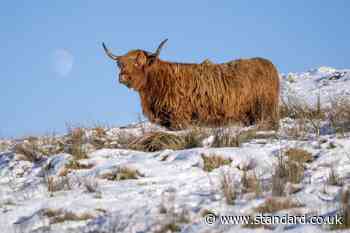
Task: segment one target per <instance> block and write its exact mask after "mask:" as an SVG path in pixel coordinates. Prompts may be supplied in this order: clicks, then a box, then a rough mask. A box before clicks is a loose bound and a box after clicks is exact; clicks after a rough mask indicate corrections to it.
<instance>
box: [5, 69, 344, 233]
mask: <svg viewBox="0 0 350 233" xmlns="http://www.w3.org/2000/svg"><path fill="white" fill-rule="evenodd" d="M281 80H282V81H281V83H282V88H281V96H282V98H286V97H287V96H290V95H293V96H297V97H298V98H300V99H302V100H303V101H305V102H307V103H310V104H315V103H316V100H317V96H320V98H321V102H322V104H323V105H327V104H329V101H330V100H331V99H332V98H335V97H338V96H343V97H344V96H346V97H350V70H335V69H332V68H327V67H321V68H319V69H316V70H311V71H309V72H305V73H300V74H296V73H290V74H286V75H281ZM296 125H297V123H296V120H293V119H289V118H285V119H281V127H280V129H279V131H278V132H273V135H274V136H272V137H262V138H257V139H252V140H250V141H248V142H246V143H243V144H242V145H241V146H240V147H223V148H214V147H212V146H211V141H212V139H213V136H210V135H209V136H208V137H207V138H206V139H205V140H204V143H203V146H202V147H198V148H192V149H183V150H169V149H168V150H161V151H156V152H141V151H135V150H128V149H109V148H99V149H97V148H93V147H92V146H91V145H90V147H89V146H88V145H86V149H87V151H88V154H87V158H85V159H81V160H79V164H80V165H81V167H80V168H79V169H71V170H69V171H68V170H67V169H66V167H67V165H69V164H71V163H72V160H73V157H72V155H70V154H68V153H58V154H52V155H49V156H47V157H45V158H42V159H41V160H38V161H36V162H29V161H24V160H23V157H22V156H21V155H20V154H16V153H14V149H13V148H14V146H15V145H16V144H18V143H22V142H23V141H24V140H25V139H18V140H2V141H0V229H1V230H0V232H4V233H5V232H55V233H56V232H57V233H62V232H90V233H92V232H128V233H129V232H130V233H131V232H132V233H136V232H140V233H141V232H145V233H146V232H159V233H161V232H171V230H170V229H173V230H174V231H175V230H176V231H178V232H184V233H194V232H200V233H206V232H208V233H209V232H210V233H211V232H213V233H216V232H232V233H233V232H265V231H266V232H270V231H271V229H272V230H275V231H276V232H282V231H288V232H292V233H295V232H323V231H329V229H328V228H329V226H327V225H325V224H323V225H312V224H274V225H269V224H268V225H266V226H265V228H264V227H258V228H254V229H253V228H247V227H244V224H233V223H231V224H223V223H222V222H221V221H220V218H219V217H217V219H216V221H215V223H214V224H212V225H210V224H207V223H206V222H205V218H204V217H203V216H206V215H208V214H210V213H214V214H215V215H216V216H253V215H254V214H257V213H256V207H258V206H260V205H261V204H263V203H264V202H265V201H266V200H269V199H270V198H272V194H271V187H270V186H271V182H272V181H271V180H272V174H273V171H274V169H276V166H277V163H278V158H279V156H281V154H283V152H285V151H286V150H288V149H289V148H300V149H303V150H305V151H307V152H309V153H310V154H311V156H312V161H311V162H308V163H305V164H304V166H305V172H304V176H303V178H302V180H301V182H300V184H297V185H295V184H294V185H293V184H287V185H286V186H288V187H294V189H296V190H295V191H286V192H287V193H286V194H285V195H286V196H287V197H282V198H289V199H288V200H292V201H294V202H296V203H298V206H297V207H295V208H292V209H284V210H280V211H277V212H274V213H273V215H278V216H285V214H287V213H288V214H290V215H294V216H296V215H308V216H313V215H317V216H334V215H335V213H336V211H337V210H339V203H340V199H341V194H342V193H343V192H344V190H345V189H347V184H348V183H349V181H350V134H349V133H346V132H345V133H342V134H341V135H339V134H336V133H335V132H334V131H332V130H323V131H321V135H320V136H319V137H316V135H315V134H314V133H313V132H312V131H311V132H307V134H306V135H304V136H303V137H290V135H288V132H289V131H290V129H293V128H295V127H297V126H296ZM321 125H322V127H324V128H327V127H330V126H329V124H328V122H327V121H323V122H321ZM150 128H154V129H158V130H159V129H160V128H159V127H157V126H154V125H151V124H148V123H146V124H136V125H130V126H128V127H123V128H110V129H105V131H106V135H107V136H108V138H109V139H110V143H111V144H113V142H114V141H113V138H117V137H118V136H120V135H121V134H128V135H129V134H130V135H141V134H142V131H144V130H149V129H150ZM241 130H245V129H241ZM235 132H237V130H236V131H235ZM171 133H174V132H171ZM258 133H260V134H264V133H269V132H258ZM85 134H86V135H85V136H89V135H90V134H92V130H86V132H85ZM270 134H271V132H270ZM107 136H106V137H107ZM64 137H65V136H57V140H63V138H64ZM43 140H44V139H43ZM203 155H204V156H208V157H210V156H221V157H222V158H225V159H230V160H231V161H232V162H231V163H230V164H227V165H223V166H221V167H219V168H216V169H214V170H212V171H210V172H208V171H205V170H204V160H203ZM122 168H128V169H131V170H134V171H137V172H136V173H135V174H136V177H135V178H137V179H126V180H118V179H116V178H114V179H108V177H111V176H112V175H113V174H114V175H115V174H118V172H120V171H121V169H122ZM253 173H254V174H255V176H256V177H257V179H258V180H259V182H260V183H261V187H262V191H261V193H260V194H259V195H255V194H254V193H249V192H248V193H246V192H242V191H241V186H242V185H241V183H242V177H243V176H245V175H246V174H253ZM333 173H334V174H335V175H336V176H337V179H338V180H341V181H342V183H343V184H342V185H331V184H329V181H328V180H329V177H330V175H331V174H333ZM223 174H225V175H229V176H230V177H231V179H232V180H231V181H232V182H233V183H234V184H235V187H237V188H236V189H237V194H236V199H235V201H234V204H227V202H226V200H225V198H224V194H223V189H222V187H221V181H222V177H223ZM50 185H53V186H55V187H56V189H57V190H53V189H55V188H53V189H52V187H51V186H50ZM50 187H51V189H50ZM57 187H60V188H57ZM286 190H287V189H286ZM166 226H167V228H166ZM165 229H168V231H166V230H165Z"/></svg>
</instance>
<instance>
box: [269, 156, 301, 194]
mask: <svg viewBox="0 0 350 233" xmlns="http://www.w3.org/2000/svg"><path fill="white" fill-rule="evenodd" d="M303 178H304V166H303V164H301V163H299V162H295V161H293V160H289V159H284V158H283V156H279V157H278V162H277V165H276V166H275V168H274V171H273V174H272V195H273V196H283V195H284V190H285V185H286V183H287V182H290V183H294V184H297V183H300V182H301V181H302V179H303Z"/></svg>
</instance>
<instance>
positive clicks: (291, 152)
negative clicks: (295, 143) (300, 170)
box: [284, 148, 313, 163]
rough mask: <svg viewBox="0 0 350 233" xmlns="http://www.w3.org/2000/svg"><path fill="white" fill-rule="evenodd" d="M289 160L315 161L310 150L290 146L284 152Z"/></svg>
mask: <svg viewBox="0 0 350 233" xmlns="http://www.w3.org/2000/svg"><path fill="white" fill-rule="evenodd" d="M284 155H285V156H287V158H288V160H289V161H295V162H297V163H309V162H312V161H313V157H312V155H311V153H310V152H307V151H306V150H303V149H299V148H290V149H288V150H287V151H285V153H284Z"/></svg>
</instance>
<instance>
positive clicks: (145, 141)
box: [129, 132, 184, 152]
mask: <svg viewBox="0 0 350 233" xmlns="http://www.w3.org/2000/svg"><path fill="white" fill-rule="evenodd" d="M183 145H184V140H183V138H182V137H180V136H177V135H175V134H170V133H164V132H151V133H146V134H145V135H143V136H142V137H140V138H137V139H136V140H134V141H133V142H131V144H129V148H130V149H134V150H140V151H146V152H154V151H159V150H164V149H173V150H178V149H182V148H183Z"/></svg>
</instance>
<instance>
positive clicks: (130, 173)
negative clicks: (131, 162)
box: [101, 167, 143, 181]
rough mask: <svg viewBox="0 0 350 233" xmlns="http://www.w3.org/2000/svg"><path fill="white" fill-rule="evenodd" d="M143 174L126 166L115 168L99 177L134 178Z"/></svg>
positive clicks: (109, 178)
mask: <svg viewBox="0 0 350 233" xmlns="http://www.w3.org/2000/svg"><path fill="white" fill-rule="evenodd" d="M140 177H143V175H142V174H141V173H140V172H139V171H138V170H136V169H133V168H128V167H120V168H118V169H117V170H115V171H113V172H111V173H106V174H104V175H103V176H102V177H101V178H102V179H107V180H113V181H120V180H135V179H138V178H140Z"/></svg>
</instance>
